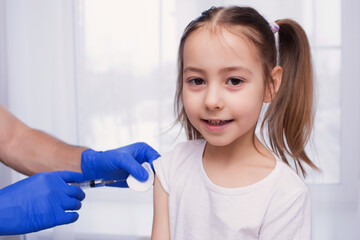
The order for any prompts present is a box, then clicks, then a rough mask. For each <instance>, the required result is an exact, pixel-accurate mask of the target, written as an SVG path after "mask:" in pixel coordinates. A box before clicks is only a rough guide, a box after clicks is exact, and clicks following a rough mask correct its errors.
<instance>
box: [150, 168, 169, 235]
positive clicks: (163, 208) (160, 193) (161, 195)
mask: <svg viewBox="0 0 360 240" xmlns="http://www.w3.org/2000/svg"><path fill="white" fill-rule="evenodd" d="M168 199H169V196H168V194H167V193H166V192H165V190H164V189H163V187H162V186H161V183H160V181H159V179H158V178H157V176H156V175H155V182H154V219H153V227H152V234H151V239H152V240H165V239H166V240H168V239H170V224H169V208H168V206H169V204H168Z"/></svg>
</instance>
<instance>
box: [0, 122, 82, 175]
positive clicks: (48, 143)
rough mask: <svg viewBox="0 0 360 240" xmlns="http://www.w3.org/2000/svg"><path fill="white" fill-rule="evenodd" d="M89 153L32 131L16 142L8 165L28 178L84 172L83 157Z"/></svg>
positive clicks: (11, 146)
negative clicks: (43, 173)
mask: <svg viewBox="0 0 360 240" xmlns="http://www.w3.org/2000/svg"><path fill="white" fill-rule="evenodd" d="M85 149H86V148H83V147H76V146H71V145H68V144H66V143H64V142H62V141H60V140H58V139H56V138H54V137H52V136H50V135H48V134H46V133H44V132H42V131H39V130H35V129H31V128H30V129H27V130H25V131H23V132H22V133H21V134H19V135H18V136H17V139H14V140H13V141H12V143H11V144H10V145H9V148H8V154H7V155H8V156H7V158H6V160H4V162H5V164H7V165H9V166H10V167H11V168H13V169H15V170H17V171H19V172H21V173H23V174H26V175H33V174H35V173H38V172H47V171H58V170H71V171H77V172H81V168H80V163H81V153H82V152H83V151H84V150H85Z"/></svg>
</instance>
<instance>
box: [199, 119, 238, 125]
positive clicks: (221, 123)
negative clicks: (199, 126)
mask: <svg viewBox="0 0 360 240" xmlns="http://www.w3.org/2000/svg"><path fill="white" fill-rule="evenodd" d="M203 121H205V122H206V123H207V124H209V125H211V126H223V125H225V124H227V123H229V122H232V121H233V120H205V119H203Z"/></svg>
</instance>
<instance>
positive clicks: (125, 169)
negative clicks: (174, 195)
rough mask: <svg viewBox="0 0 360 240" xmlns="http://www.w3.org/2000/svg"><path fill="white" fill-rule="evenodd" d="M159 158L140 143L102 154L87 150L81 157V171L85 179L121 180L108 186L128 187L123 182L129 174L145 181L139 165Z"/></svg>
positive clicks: (146, 176)
mask: <svg viewBox="0 0 360 240" xmlns="http://www.w3.org/2000/svg"><path fill="white" fill-rule="evenodd" d="M159 156H160V155H159V153H157V152H156V151H155V150H154V149H153V148H152V147H150V146H149V145H147V144H146V143H141V142H138V143H134V144H131V145H128V146H124V147H121V148H117V149H113V150H108V151H104V152H98V151H94V150H92V149H88V150H85V151H84V152H83V153H82V155H81V170H82V172H83V174H84V176H85V178H86V179H89V180H90V179H104V180H123V181H121V182H116V183H114V184H111V185H110V186H116V187H128V185H127V183H126V181H125V180H126V178H127V176H128V175H129V173H130V174H131V175H132V176H134V177H135V178H136V179H138V180H139V181H146V180H147V178H148V173H147V171H146V170H145V169H144V168H143V167H142V166H141V164H142V163H143V162H149V163H150V164H152V162H153V161H154V160H155V159H157V158H158V157H159Z"/></svg>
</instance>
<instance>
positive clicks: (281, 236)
mask: <svg viewBox="0 0 360 240" xmlns="http://www.w3.org/2000/svg"><path fill="white" fill-rule="evenodd" d="M278 206H279V207H277V208H275V209H272V210H271V211H270V212H269V213H268V214H266V215H265V218H264V222H263V224H262V227H261V229H260V234H259V236H260V238H259V239H260V240H267V239H269V240H270V239H278V240H287V239H291V240H308V239H311V203H310V196H309V191H308V189H307V188H306V187H305V188H304V189H303V190H302V191H300V192H298V193H297V194H296V195H294V196H292V197H291V198H290V199H288V200H287V201H286V202H284V203H280V204H279V205H278Z"/></svg>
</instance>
